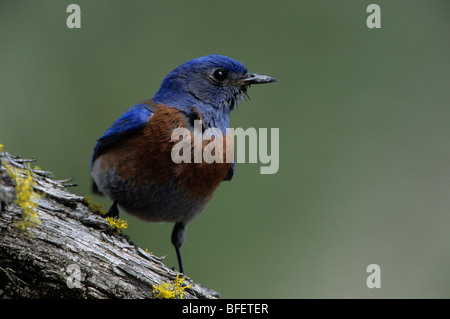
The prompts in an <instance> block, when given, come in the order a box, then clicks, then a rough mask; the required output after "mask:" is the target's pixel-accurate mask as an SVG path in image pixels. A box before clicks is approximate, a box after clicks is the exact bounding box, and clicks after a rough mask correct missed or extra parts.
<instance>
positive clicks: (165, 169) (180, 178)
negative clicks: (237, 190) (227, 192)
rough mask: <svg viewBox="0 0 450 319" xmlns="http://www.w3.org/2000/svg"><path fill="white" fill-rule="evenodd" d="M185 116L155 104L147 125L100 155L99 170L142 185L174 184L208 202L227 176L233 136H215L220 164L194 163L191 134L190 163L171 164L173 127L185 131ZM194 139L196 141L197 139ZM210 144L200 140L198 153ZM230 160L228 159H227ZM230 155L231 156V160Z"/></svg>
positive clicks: (173, 142)
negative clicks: (113, 171)
mask: <svg viewBox="0 0 450 319" xmlns="http://www.w3.org/2000/svg"><path fill="white" fill-rule="evenodd" d="M187 120H188V119H187V117H186V116H185V115H184V114H183V113H182V112H180V111H178V110H177V109H174V108H172V107H169V106H166V105H161V104H159V105H158V106H157V107H156V109H155V113H154V114H153V115H152V116H151V118H150V120H149V122H148V124H147V125H146V126H145V127H144V128H143V129H142V130H140V131H139V132H136V133H134V134H132V135H130V136H129V137H127V138H126V139H124V140H122V141H119V142H117V143H116V144H115V145H114V147H113V148H111V149H109V150H107V151H105V153H103V154H102V155H101V166H102V169H105V170H108V169H114V170H115V171H116V173H117V174H118V175H119V176H120V178H121V179H123V180H129V181H130V182H133V183H136V184H139V185H143V184H146V183H149V184H151V185H160V186H164V185H167V186H168V185H169V184H170V183H173V182H175V184H176V187H177V188H178V189H179V190H180V191H186V192H188V193H189V194H190V195H191V196H195V197H197V198H199V199H205V200H206V201H208V200H209V199H210V198H211V197H212V194H213V193H214V191H215V189H216V188H217V186H219V184H220V183H221V182H222V181H223V180H224V179H226V178H227V176H229V173H230V171H231V170H232V169H233V166H232V165H233V164H232V163H226V158H227V153H228V155H230V152H232V153H234V146H233V137H232V136H231V135H230V136H223V137H219V138H218V140H217V141H216V144H215V145H221V147H215V148H214V152H213V153H212V154H213V155H217V154H215V152H219V154H218V156H221V157H222V158H223V163H216V162H214V163H206V162H204V161H202V162H201V163H194V133H193V132H192V131H190V134H191V163H183V162H182V163H179V164H176V163H174V162H173V160H172V157H171V153H172V148H173V147H174V145H175V144H176V143H177V142H178V141H172V140H171V136H172V131H173V130H174V129H175V128H186V127H187V125H186V121H187ZM197 138H199V137H198V136H197ZM208 143H210V141H209V140H208V141H202V150H203V149H204V148H205V147H206V146H207V145H208ZM229 157H230V156H229ZM233 158H234V156H231V159H233Z"/></svg>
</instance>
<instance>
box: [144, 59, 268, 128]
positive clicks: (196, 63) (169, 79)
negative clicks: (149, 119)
mask: <svg viewBox="0 0 450 319" xmlns="http://www.w3.org/2000/svg"><path fill="white" fill-rule="evenodd" d="M274 81H275V79H274V78H272V77H270V76H265V75H260V74H255V73H249V72H248V71H247V69H246V68H245V66H244V65H242V64H241V63H239V62H237V61H235V60H233V59H231V58H229V57H226V56H223V55H207V56H204V57H201V58H197V59H194V60H191V61H188V62H186V63H184V64H182V65H180V66H179V67H177V68H176V69H175V70H173V71H172V72H170V73H169V75H167V76H166V78H165V79H164V80H163V82H162V84H161V87H160V89H159V90H158V92H157V93H156V94H155V96H154V97H153V101H155V102H157V103H164V104H166V105H169V106H172V107H174V108H177V109H179V110H181V111H183V112H186V113H187V114H188V115H192V114H195V113H198V114H199V115H201V117H202V119H203V125H204V126H206V127H217V128H219V129H221V130H222V131H225V129H226V128H227V127H229V126H230V125H229V116H230V112H231V111H232V110H233V109H234V108H235V107H236V105H237V103H238V102H240V101H241V100H242V98H243V97H245V96H246V95H247V88H248V87H249V86H250V85H251V84H258V83H269V82H274Z"/></svg>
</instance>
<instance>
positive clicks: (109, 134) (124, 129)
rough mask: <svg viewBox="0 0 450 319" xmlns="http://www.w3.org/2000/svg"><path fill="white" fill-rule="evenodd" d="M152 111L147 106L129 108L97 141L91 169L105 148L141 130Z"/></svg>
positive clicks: (140, 105) (139, 105)
mask: <svg viewBox="0 0 450 319" xmlns="http://www.w3.org/2000/svg"><path fill="white" fill-rule="evenodd" d="M152 115H153V109H152V107H151V106H150V105H147V104H137V105H135V106H133V107H131V108H129V109H128V110H127V111H126V112H125V113H124V114H123V115H122V116H121V117H119V118H118V119H117V120H116V121H115V122H114V124H113V125H111V127H110V128H109V129H107V130H106V132H105V133H104V134H103V135H102V136H101V137H100V138H99V139H98V140H97V145H95V148H94V154H93V155H92V157H91V169H92V164H93V163H94V161H95V159H96V158H97V157H98V156H99V155H100V154H101V152H102V150H103V149H104V147H105V146H108V145H110V144H113V143H115V142H117V141H118V140H119V139H122V138H123V137H125V136H127V135H129V134H131V133H133V132H136V131H138V130H140V129H141V128H143V127H144V126H145V125H146V124H147V123H148V121H149V120H150V117H151V116H152Z"/></svg>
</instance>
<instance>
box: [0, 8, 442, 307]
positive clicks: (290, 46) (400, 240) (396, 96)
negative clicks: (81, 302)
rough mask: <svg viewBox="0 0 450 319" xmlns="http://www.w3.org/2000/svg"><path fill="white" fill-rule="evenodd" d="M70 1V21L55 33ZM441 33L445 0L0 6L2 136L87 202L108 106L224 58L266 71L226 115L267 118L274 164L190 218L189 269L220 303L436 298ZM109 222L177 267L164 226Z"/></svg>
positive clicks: (258, 123)
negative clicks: (74, 24) (275, 142)
mask: <svg viewBox="0 0 450 319" xmlns="http://www.w3.org/2000/svg"><path fill="white" fill-rule="evenodd" d="M70 3H77V4H79V5H80V6H81V23H82V28H81V29H78V30H76V29H73V30H72V29H68V28H67V27H66V18H67V16H68V13H66V7H67V5H68V4H70ZM370 3H377V4H379V5H380V7H381V23H382V28H381V29H368V28H367V26H366V18H367V16H368V15H369V14H368V13H366V8H367V6H368V5H369V4H370ZM449 34H450V1H448V0H442V1H437V0H433V1H423V0H420V1H412V0H408V1H400V0H397V1H362V0H352V1H348V0H345V1H344V0H343V1H333V0H328V1H324V0H321V1H283V0H280V1H256V0H252V1H221V2H219V1H206V0H205V1H196V2H187V1H186V2H181V1H178V2H172V1H137V0H133V1H117V0H115V1H112V0H108V1H106V0H96V1H87V0H76V1H74V0H71V1H56V0H55V1H49V0H45V1H44V0H40V1H25V0H14V1H6V0H2V1H1V2H0V139H1V142H2V143H3V144H4V145H5V149H6V150H7V151H8V152H10V153H12V154H16V155H19V154H20V155H22V156H26V157H34V158H37V159H38V163H37V164H38V165H40V166H41V167H42V168H43V169H47V170H51V171H53V172H54V174H55V176H56V177H57V178H67V177H74V178H75V179H76V182H77V183H78V184H79V186H78V187H77V188H75V189H73V190H74V191H75V192H76V193H78V194H80V195H88V194H90V177H89V159H90V156H91V152H92V149H93V147H94V144H95V140H96V139H97V138H98V137H100V136H101V134H102V133H103V132H104V131H105V130H106V129H107V128H108V126H109V125H110V124H112V123H113V121H114V120H115V119H116V118H117V117H118V116H120V115H121V114H122V113H123V112H124V111H125V110H126V109H127V108H128V107H130V106H132V105H134V104H136V103H139V102H141V101H142V100H144V99H147V98H150V97H152V96H153V94H154V93H155V92H156V90H157V89H158V87H159V84H160V82H161V80H162V79H163V77H164V76H165V75H166V74H167V73H168V72H169V71H171V70H172V69H173V68H175V67H176V66H178V65H179V64H181V63H183V62H186V61H188V60H190V59H192V58H195V57H198V56H203V55H206V54H213V53H217V54H223V55H227V56H230V57H232V58H235V59H237V60H238V61H240V62H242V63H244V64H245V65H246V66H247V68H248V69H249V70H250V71H252V72H258V73H263V74H268V75H272V76H274V77H276V78H277V79H278V82H277V83H275V84H270V85H264V86H254V87H252V88H251V89H250V90H249V93H250V96H251V100H250V101H248V102H243V103H242V104H241V105H240V107H239V108H238V110H237V111H236V112H234V113H233V115H232V119H231V120H232V126H233V127H243V128H248V127H255V128H272V127H274V128H279V129H280V169H279V171H278V173H277V174H275V175H261V174H259V167H260V164H239V165H238V166H237V168H236V173H235V176H234V178H233V181H232V182H231V183H223V184H222V186H220V188H219V189H218V191H217V192H216V195H215V198H214V199H213V201H212V202H211V203H210V204H209V206H208V207H207V209H206V210H205V211H204V212H203V213H202V214H201V215H200V216H199V217H198V218H197V219H196V220H195V221H194V222H192V223H191V224H190V225H189V227H188V232H187V238H186V242H185V244H184V246H183V256H184V261H185V267H186V269H187V272H188V275H189V276H190V277H191V278H192V279H194V280H195V281H198V282H200V283H202V284H204V285H206V286H207V287H210V288H212V289H215V290H218V291H220V292H221V294H222V296H223V297H225V298H381V297H384V298H418V297H425V298H429V297H430V298H431V297H435V298H436V297H437V298H448V297H450V280H449V279H450V274H449V269H450V231H449V226H450V139H449V136H450V125H449V122H450V105H449V104H450V103H449V102H450V38H449ZM95 200H96V201H99V202H101V203H103V204H104V205H105V206H107V205H109V201H108V200H104V199H102V198H100V197H95ZM122 217H123V218H125V219H127V220H128V224H129V228H128V231H127V232H126V233H127V234H128V235H130V237H131V239H132V240H133V241H134V242H135V243H136V244H137V245H139V246H140V247H143V248H147V249H148V250H150V251H152V252H153V253H154V254H155V255H158V256H163V255H167V258H166V259H165V262H166V264H167V265H168V266H169V267H173V266H176V265H177V262H176V256H175V253H174V250H173V247H172V245H171V243H170V233H171V229H172V225H171V224H147V223H143V222H140V221H139V220H137V219H135V218H132V217H131V216H126V215H122ZM372 263H375V264H378V265H380V267H381V288H380V289H368V288H367V286H366V278H367V276H368V275H369V274H368V273H366V267H367V266H368V265H369V264H372Z"/></svg>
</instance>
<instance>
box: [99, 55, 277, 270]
mask: <svg viewBox="0 0 450 319" xmlns="http://www.w3.org/2000/svg"><path fill="white" fill-rule="evenodd" d="M271 82H276V79H275V78H273V77H271V76H267V75H262V74H257V73H251V72H249V71H248V70H247V68H246V67H245V66H244V65H243V64H242V63H240V62H238V61H236V60H234V59H232V58H229V57H227V56H224V55H217V54H213V55H206V56H203V57H199V58H195V59H193V60H190V61H188V62H185V63H183V64H181V65H180V66H178V67H176V68H175V69H174V70H172V71H171V72H170V73H169V74H168V75H167V76H166V77H165V78H164V79H163V80H162V82H161V86H160V88H159V90H158V91H157V92H156V94H154V96H153V97H152V98H151V99H148V100H145V101H143V102H142V103H139V104H136V105H134V106H132V107H131V108H129V109H128V110H127V111H125V113H124V114H123V115H122V116H120V117H119V118H118V119H117V120H116V121H115V122H114V123H113V124H112V125H111V126H110V127H109V128H108V129H107V130H106V131H105V133H104V134H103V135H102V136H101V137H100V138H99V139H98V140H97V143H96V145H95V147H94V151H93V154H92V157H91V161H90V173H91V178H92V190H93V192H94V193H96V194H99V195H103V196H105V197H107V198H109V199H110V200H111V201H112V205H111V208H110V209H109V210H108V213H107V216H110V217H118V216H119V211H121V212H125V213H127V214H130V215H134V216H136V217H138V218H140V219H141V220H144V221H148V222H168V223H174V228H173V231H172V235H171V241H172V244H173V246H174V247H175V251H176V255H177V259H178V265H179V272H180V273H183V274H184V273H185V271H184V267H183V261H182V257H181V250H180V248H181V246H182V244H183V242H184V240H185V232H186V226H187V225H188V224H189V223H190V222H191V221H192V220H193V219H194V218H195V217H197V216H198V214H200V212H201V211H203V210H204V208H205V206H206V205H207V204H208V202H209V201H210V200H211V198H212V196H213V194H214V192H215V190H216V189H217V187H218V186H219V184H220V183H221V182H222V181H230V180H231V179H232V177H233V174H234V168H235V167H234V166H235V165H234V160H232V161H229V162H224V161H222V162H219V161H218V162H213V163H206V162H205V161H201V162H200V163H198V162H191V163H184V162H182V163H175V162H174V161H173V159H172V156H171V150H172V148H173V147H174V141H173V139H172V132H173V130H174V129H176V128H184V129H187V130H188V132H190V134H192V136H194V133H195V132H194V126H195V124H196V123H199V124H201V130H202V131H204V130H207V129H209V128H213V129H216V130H219V131H220V132H221V133H223V134H224V137H225V139H224V141H227V143H224V144H223V145H224V146H223V149H221V150H220V151H222V152H223V156H225V155H226V153H227V152H232V151H234V146H233V143H232V142H233V138H232V137H231V138H230V136H229V135H230V134H228V136H227V135H226V134H227V132H228V131H227V128H230V113H231V111H233V110H234V109H236V107H237V104H238V103H239V102H241V101H242V100H245V99H248V94H247V89H248V88H249V87H250V86H251V85H252V84H263V83H271ZM194 137H195V136H194ZM230 140H231V143H228V142H229V141H230ZM225 144H226V145H225ZM204 147H205V144H204V143H202V148H204ZM233 154H234V153H233Z"/></svg>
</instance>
